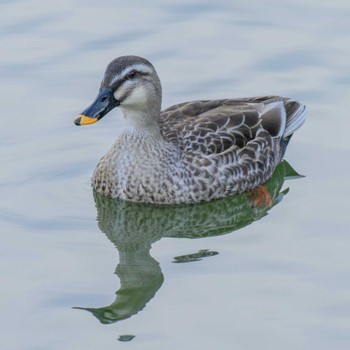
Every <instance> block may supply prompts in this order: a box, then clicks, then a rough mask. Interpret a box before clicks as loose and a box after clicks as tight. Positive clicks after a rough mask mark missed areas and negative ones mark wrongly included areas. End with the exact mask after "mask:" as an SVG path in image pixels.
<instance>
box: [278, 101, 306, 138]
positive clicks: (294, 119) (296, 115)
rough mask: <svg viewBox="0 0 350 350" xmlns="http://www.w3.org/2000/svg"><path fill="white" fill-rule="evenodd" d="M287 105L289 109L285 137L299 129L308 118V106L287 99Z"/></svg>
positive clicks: (287, 109)
mask: <svg viewBox="0 0 350 350" xmlns="http://www.w3.org/2000/svg"><path fill="white" fill-rule="evenodd" d="M285 107H286V111H287V123H286V128H285V130H284V134H283V137H288V136H290V135H292V134H293V133H294V132H295V131H296V130H297V129H299V128H300V127H301V126H302V125H303V124H304V122H305V119H306V107H305V105H303V104H301V103H300V102H298V101H292V100H289V101H286V102H285Z"/></svg>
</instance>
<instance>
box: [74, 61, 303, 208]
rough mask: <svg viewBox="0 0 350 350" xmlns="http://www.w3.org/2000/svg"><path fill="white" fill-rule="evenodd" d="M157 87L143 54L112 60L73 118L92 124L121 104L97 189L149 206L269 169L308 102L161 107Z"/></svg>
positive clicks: (210, 191) (246, 183) (212, 194)
mask: <svg viewBox="0 0 350 350" xmlns="http://www.w3.org/2000/svg"><path fill="white" fill-rule="evenodd" d="M161 100H162V88H161V83H160V80H159V77H158V75H157V73H156V70H155V69H154V67H153V65H152V64H151V63H150V62H149V61H148V60H146V59H145V58H142V57H137V56H122V57H119V58H116V59H114V60H113V61H112V62H111V63H110V64H109V65H108V66H107V69H106V71H105V74H104V77H103V80H102V83H101V87H100V91H99V94H98V96H97V98H96V100H95V101H94V102H93V103H92V104H91V106H89V107H88V108H87V109H86V110H85V111H84V112H83V113H81V114H79V115H78V116H76V117H75V119H74V122H75V124H76V125H86V124H92V123H95V122H97V121H98V120H100V119H101V118H102V117H103V116H105V115H106V114H107V113H108V112H109V111H110V110H111V109H113V108H115V107H117V106H119V107H120V108H121V110H122V112H123V114H124V118H125V120H126V122H127V128H126V129H125V130H124V131H123V132H122V133H121V134H120V135H119V137H118V138H117V140H116V141H115V143H114V144H113V146H112V147H111V148H110V150H109V151H108V152H107V153H106V154H105V155H104V156H103V157H102V159H101V160H100V162H99V163H98V165H97V167H96V169H95V172H94V174H93V178H92V184H93V187H94V189H95V190H96V191H97V192H99V193H102V194H104V195H107V196H111V197H113V198H121V199H124V200H129V201H133V202H143V203H153V204H184V203H198V202H202V201H210V200H214V199H218V198H224V197H228V196H232V195H235V194H238V193H241V192H244V191H248V190H251V189H253V188H255V187H257V186H259V185H261V184H263V183H264V182H266V181H267V180H268V179H269V178H270V177H271V175H272V173H273V171H274V169H275V167H276V165H277V164H278V163H279V162H280V161H281V159H282V157H283V155H284V152H285V150H286V147H287V145H288V142H289V140H290V138H291V136H292V134H293V133H294V132H295V130H297V129H298V128H299V127H300V126H301V125H302V124H303V123H304V121H305V106H304V105H303V104H301V103H299V102H298V101H293V100H291V99H289V98H284V97H279V96H263V97H252V98H240V99H221V100H201V101H192V102H183V103H180V104H177V105H174V106H171V107H169V108H167V109H165V110H163V111H161Z"/></svg>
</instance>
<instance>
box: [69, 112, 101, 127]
mask: <svg viewBox="0 0 350 350" xmlns="http://www.w3.org/2000/svg"><path fill="white" fill-rule="evenodd" d="M97 121H98V119H97V118H91V117H88V116H86V115H84V114H78V115H77V116H76V117H75V118H74V123H75V125H88V124H94V123H96V122H97Z"/></svg>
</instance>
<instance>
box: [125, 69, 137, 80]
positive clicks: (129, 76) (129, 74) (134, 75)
mask: <svg viewBox="0 0 350 350" xmlns="http://www.w3.org/2000/svg"><path fill="white" fill-rule="evenodd" d="M135 77H136V72H135V71H134V70H132V71H131V72H130V73H128V74H127V76H126V79H134V78H135Z"/></svg>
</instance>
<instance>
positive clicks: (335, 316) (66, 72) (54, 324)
mask: <svg viewBox="0 0 350 350" xmlns="http://www.w3.org/2000/svg"><path fill="white" fill-rule="evenodd" d="M349 18H350V4H349V3H348V1H341V0H338V1H326V0H325V1H316V0H303V1H299V0H297V1H289V2H281V1H277V0H264V1H258V0H253V1H249V2H247V1H243V0H237V1H224V0H221V1H215V2H213V1H209V0H208V1H205V0H198V1H192V2H190V3H189V2H186V1H179V0H177V1H167V2H165V1H164V2H162V1H148V2H147V3H146V2H143V1H133V2H131V1H118V2H116V1H111V0H100V1H82V0H75V1H68V0H63V1H56V2H51V1H44V0H27V1H20V0H15V1H5V0H3V1H2V2H1V3H0V38H1V55H0V76H1V84H0V100H1V127H0V147H1V173H0V174H1V175H0V176H1V180H0V191H1V202H0V225H1V231H0V237H1V246H0V276H1V285H0V309H1V317H0V347H1V349H7V350H15V349H16V350H17V349H26V350H34V349H35V350H41V349H45V350H46V349H53V350H56V349H84V350H90V349H103V348H106V349H107V348H117V349H122V348H126V347H127V348H128V349H152V350H157V349H213V348H215V349H244V350H246V349H269V350H270V349H287V350H289V349H293V350H294V349H305V350H306V349H307V350H308V349H327V350H328V349H337V350H338V349H349V347H350V279H349V265H350V256H349V247H350V235H349V231H350V230H349V229H350V225H349V224H350V217H349V214H348V212H349V197H350V186H349V170H350V165H349V156H350V154H349V150H350V140H349V137H348V134H349V132H348V128H349V116H348V113H349V109H348V100H349V99H350V95H349V91H350V89H349V83H350V64H349V57H350V21H349ZM125 54H136V55H140V56H144V57H146V58H148V59H149V60H150V61H151V62H152V63H153V64H154V66H155V67H156V69H157V71H158V73H159V76H160V78H161V80H162V83H163V93H164V98H163V106H164V107H166V106H169V105H171V104H174V103H177V102H180V101H186V100H193V99H204V98H227V97H239V96H254V95H264V94H279V95H284V96H290V97H293V98H295V99H299V100H301V101H303V102H304V103H305V104H306V105H307V107H308V120H307V123H306V124H305V125H304V126H303V127H302V129H300V130H299V131H298V132H297V133H296V134H295V135H294V137H293V139H292V141H291V143H290V145H289V148H288V150H287V154H286V159H287V160H288V162H289V163H290V164H291V165H292V166H293V168H295V169H296V171H298V172H299V173H301V174H303V175H306V177H305V178H302V179H297V180H288V181H286V182H285V183H284V184H283V186H282V189H281V190H283V189H285V188H288V187H289V193H287V194H285V196H284V197H283V200H282V201H281V202H280V203H279V204H278V205H276V206H275V207H274V208H272V209H271V210H270V211H269V213H268V215H267V216H264V213H253V214H254V215H255V216H254V218H255V219H258V218H260V217H262V218H261V219H260V220H258V221H255V222H253V223H252V224H250V225H248V223H249V221H251V220H247V222H245V224H247V226H245V227H244V228H241V229H240V230H237V231H235V232H232V233H227V232H226V231H227V229H228V230H229V231H230V230H231V229H232V230H233V228H234V227H233V226H230V225H228V226H225V225H226V224H227V223H226V221H225V220H226V219H227V218H226V217H225V213H226V211H225V210H224V209H223V208H218V207H214V208H211V207H209V208H205V209H204V211H201V212H199V213H194V214H193V215H194V217H197V219H198V218H199V221H198V222H199V224H202V226H203V224H205V223H206V221H205V220H208V226H207V225H204V226H205V227H199V228H198V227H196V228H193V226H191V225H192V224H191V225H190V226H189V228H190V229H189V231H188V232H187V231H186V228H187V226H186V225H184V221H183V220H182V218H183V217H185V218H187V216H186V215H190V214H191V212H190V211H187V210H185V211H184V212H183V213H181V212H179V213H177V214H178V215H177V214H176V213H173V212H167V213H165V214H164V215H163V214H162V213H160V214H159V213H158V212H156V213H155V212H151V213H149V212H148V211H147V210H148V209H147V208H142V210H141V209H140V210H138V209H137V208H136V209H135V208H131V209H130V208H129V207H127V209H125V208H124V207H119V206H118V205H119V204H118V203H114V204H113V203H112V204H108V203H104V202H103V200H102V204H101V201H99V199H98V198H95V199H94V196H93V193H92V191H91V187H90V177H91V174H92V171H93V169H94V167H95V165H96V164H97V162H98V160H99V158H100V157H101V156H102V155H103V154H104V152H105V151H106V150H107V149H108V147H109V146H110V144H111V143H112V142H113V140H114V138H115V136H116V135H117V134H118V132H120V130H121V129H122V128H123V118H122V116H121V113H120V111H113V112H111V113H110V115H109V116H107V117H105V118H104V119H103V120H102V121H101V122H99V123H98V124H95V125H92V126H90V127H81V128H77V127H76V126H74V124H73V122H72V118H73V116H74V115H75V114H77V113H78V112H81V111H82V110H83V109H84V108H85V107H86V106H87V105H88V104H89V103H90V102H91V101H92V100H93V99H94V97H95V95H96V93H97V90H98V87H99V83H100V81H101V78H102V74H103V71H104V69H105V66H106V64H107V63H108V62H109V61H110V60H112V59H113V58H115V57H117V56H121V55H125ZM282 182H283V181H282ZM280 185H282V184H280ZM277 193H278V192H277ZM95 201H96V205H97V207H96V205H95ZM240 203H241V202H240ZM242 203H243V202H242ZM242 205H243V207H244V203H243V204H242ZM228 207H229V208H231V209H232V207H230V206H228ZM106 208H107V209H106ZM97 210H99V213H98V211H97ZM104 210H106V212H104ZM121 210H125V216H123V215H122V217H123V219H125V218H129V219H128V220H129V221H127V220H126V221H123V220H121V218H120V216H118V215H120V213H121ZM133 210H134V212H133ZM215 210H217V211H218V214H217V215H214V217H213V218H211V217H210V216H209V215H210V214H211V213H215ZM101 213H102V214H103V213H104V214H106V215H102V216H101ZM244 213H245V212H244ZM220 214H222V215H220ZM253 214H252V215H253ZM97 215H99V220H96V217H97ZM127 215H129V216H127ZM157 215H160V216H159V217H158V216H157ZM176 215H177V216H176ZM232 215H233V214H232ZM234 215H236V214H234ZM237 215H238V217H241V216H240V215H241V214H240V213H238V214H237ZM244 215H246V213H245V214H244ZM244 215H243V216H244ZM101 217H102V218H101ZM153 217H154V218H156V219H154V220H153V221H152V222H151V224H154V225H155V227H152V226H142V225H145V222H148V221H147V218H153ZM134 218H135V221H133V219H134ZM137 218H138V219H139V221H137V220H136V219H137ZM157 218H158V219H157ZM179 218H180V219H179ZM228 218H229V219H230V218H232V217H231V216H230V215H229V216H228ZM171 220H172V221H171ZM215 220H218V221H219V223H218V225H219V226H220V225H223V226H220V230H221V231H220V232H217V231H215V230H214V231H211V232H210V233H209V234H208V233H207V234H203V235H207V236H208V237H202V236H201V234H200V232H202V231H203V230H204V231H205V229H208V227H209V226H210V225H211V224H214V222H215ZM220 220H223V221H220ZM125 222H126V224H125ZM129 222H130V223H132V224H133V225H136V226H135V227H130V226H128V223H129ZM186 222H187V221H186ZM191 222H192V221H191ZM223 223H224V224H223ZM225 223H226V224H225ZM124 224H125V226H123V225H124ZM242 226H244V225H242ZM175 228H176V229H178V231H176V232H174V230H175ZM162 230H164V232H163V231H162ZM201 230H202V231H201ZM225 230H226V231H225ZM185 231H186V232H185ZM120 232H122V234H121V233H120ZM130 232H131V238H130V237H129V236H128V235H129V233H130ZM196 232H197V233H198V232H199V233H198V234H197V236H196ZM219 233H221V234H219ZM224 233H225V234H224ZM133 235H134V236H133ZM151 245H152V247H151ZM149 251H150V253H149ZM200 259H201V260H200ZM181 262H182V263H181ZM117 265H118V267H117V269H116V266H117ZM115 272H116V274H115ZM116 292H117V294H116ZM116 298H117V299H118V298H119V299H118V300H117V304H118V303H119V304H118V305H114V306H115V307H113V306H112V307H110V308H107V309H104V308H103V307H106V306H109V305H110V304H112V303H113V302H114V301H115V299H116ZM73 307H80V308H90V311H86V310H82V309H76V308H73ZM118 312H119V314H118ZM129 316H131V317H129ZM123 317H124V318H125V319H124V320H119V321H117V319H119V318H123ZM105 323H110V324H105ZM132 336H134V338H133V337H132Z"/></svg>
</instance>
